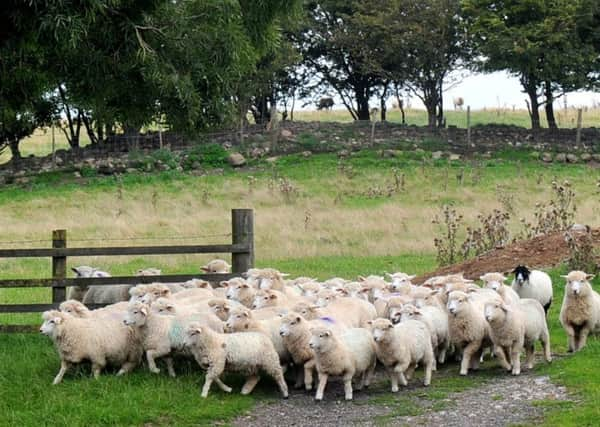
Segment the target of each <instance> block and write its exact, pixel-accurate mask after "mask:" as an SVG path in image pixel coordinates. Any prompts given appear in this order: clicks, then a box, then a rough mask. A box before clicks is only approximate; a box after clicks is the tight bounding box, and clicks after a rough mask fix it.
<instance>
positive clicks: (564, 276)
mask: <svg viewBox="0 0 600 427" xmlns="http://www.w3.org/2000/svg"><path fill="white" fill-rule="evenodd" d="M560 277H562V278H563V279H566V278H567V277H569V276H566V275H564V274H561V275H560Z"/></svg>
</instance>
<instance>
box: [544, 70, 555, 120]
mask: <svg viewBox="0 0 600 427" xmlns="http://www.w3.org/2000/svg"><path fill="white" fill-rule="evenodd" d="M544 92H545V95H546V105H545V106H544V107H545V109H546V120H547V121H548V127H549V128H550V129H558V126H557V125H556V118H555V117H554V105H553V103H554V94H553V93H552V86H551V84H550V82H546V83H545V85H544Z"/></svg>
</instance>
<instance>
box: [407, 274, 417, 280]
mask: <svg viewBox="0 0 600 427" xmlns="http://www.w3.org/2000/svg"><path fill="white" fill-rule="evenodd" d="M415 277H417V275H416V274H413V275H411V276H408V277H407V279H408V280H412V279H414V278H415Z"/></svg>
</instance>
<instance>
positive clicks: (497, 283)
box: [479, 273, 506, 292]
mask: <svg viewBox="0 0 600 427" xmlns="http://www.w3.org/2000/svg"><path fill="white" fill-rule="evenodd" d="M479 279H481V280H482V281H483V284H484V287H486V288H488V289H492V290H494V291H496V292H499V291H500V290H501V288H502V286H503V285H504V281H505V280H506V277H504V275H503V274H500V273H486V274H484V275H483V276H481V277H480V278H479Z"/></svg>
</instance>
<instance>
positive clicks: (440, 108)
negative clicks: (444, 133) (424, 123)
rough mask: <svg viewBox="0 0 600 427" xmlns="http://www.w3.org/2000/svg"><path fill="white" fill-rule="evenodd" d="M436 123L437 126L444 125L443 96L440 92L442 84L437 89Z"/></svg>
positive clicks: (441, 126)
mask: <svg viewBox="0 0 600 427" xmlns="http://www.w3.org/2000/svg"><path fill="white" fill-rule="evenodd" d="M437 101H438V102H437V107H438V111H437V125H438V127H439V128H443V127H446V120H445V119H444V96H443V93H442V85H441V83H440V87H439V89H438V100H437Z"/></svg>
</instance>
